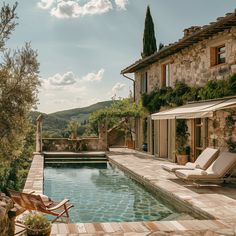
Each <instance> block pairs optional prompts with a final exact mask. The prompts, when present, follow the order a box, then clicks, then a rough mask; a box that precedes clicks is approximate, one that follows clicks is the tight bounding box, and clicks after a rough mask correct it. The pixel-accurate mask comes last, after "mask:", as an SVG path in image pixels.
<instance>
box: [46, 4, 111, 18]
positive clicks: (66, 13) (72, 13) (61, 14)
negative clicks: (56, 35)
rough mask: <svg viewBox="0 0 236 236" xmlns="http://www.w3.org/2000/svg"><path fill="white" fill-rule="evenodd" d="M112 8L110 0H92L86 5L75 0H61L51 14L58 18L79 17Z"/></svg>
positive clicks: (100, 12)
mask: <svg viewBox="0 0 236 236" xmlns="http://www.w3.org/2000/svg"><path fill="white" fill-rule="evenodd" d="M111 9H112V4H111V2H110V1H109V0H90V1H89V2H87V3H85V4H84V5H80V4H79V2H77V1H74V0H69V1H66V0H61V1H60V2H58V3H57V5H56V7H53V8H52V9H51V15H52V16H55V17H57V18H78V17H82V16H85V15H95V14H102V13H105V12H108V11H109V10H111Z"/></svg>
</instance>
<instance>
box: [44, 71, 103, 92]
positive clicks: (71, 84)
mask: <svg viewBox="0 0 236 236" xmlns="http://www.w3.org/2000/svg"><path fill="white" fill-rule="evenodd" d="M104 73H105V70H104V69H100V70H99V71H98V72H97V73H93V72H92V73H88V74H87V75H85V76H82V77H78V76H75V74H74V73H73V72H72V71H68V72H66V73H65V74H62V75H61V74H59V73H57V74H55V75H53V76H50V77H48V78H47V79H42V78H41V79H40V82H41V89H40V90H52V91H53V90H54V91H55V90H64V91H65V90H66V91H68V92H74V91H78V89H79V90H80V91H85V89H86V87H85V85H84V83H88V82H91V81H101V80H102V79H103V76H104Z"/></svg>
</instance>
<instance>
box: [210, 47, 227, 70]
mask: <svg viewBox="0 0 236 236" xmlns="http://www.w3.org/2000/svg"><path fill="white" fill-rule="evenodd" d="M223 63H225V45H221V46H218V47H213V48H211V66H215V65H219V64H223Z"/></svg>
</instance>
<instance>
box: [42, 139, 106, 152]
mask: <svg viewBox="0 0 236 236" xmlns="http://www.w3.org/2000/svg"><path fill="white" fill-rule="evenodd" d="M101 147H102V145H101V141H100V139H99V138H83V139H75V140H72V139H62V138H44V139H43V151H48V152H60V151H61V152H62V151H70V152H77V151H102V148H101Z"/></svg>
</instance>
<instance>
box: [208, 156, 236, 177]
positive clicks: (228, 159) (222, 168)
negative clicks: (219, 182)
mask: <svg viewBox="0 0 236 236" xmlns="http://www.w3.org/2000/svg"><path fill="white" fill-rule="evenodd" d="M235 163H236V153H230V152H222V153H221V154H220V156H219V157H218V158H217V159H216V160H215V161H214V162H213V163H212V164H211V166H210V167H209V168H208V169H207V172H209V173H214V174H216V175H218V176H220V177H223V176H224V175H225V174H226V173H227V171H228V170H230V169H231V168H233V167H235Z"/></svg>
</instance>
